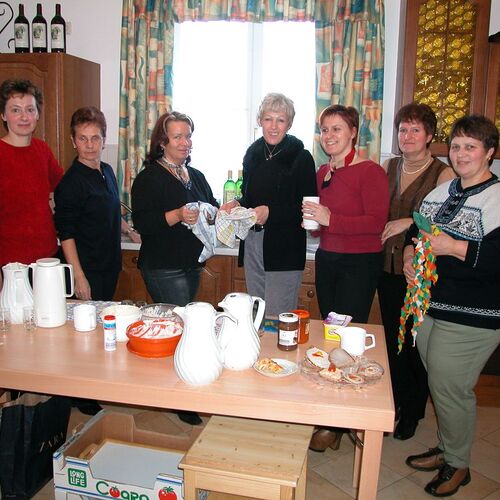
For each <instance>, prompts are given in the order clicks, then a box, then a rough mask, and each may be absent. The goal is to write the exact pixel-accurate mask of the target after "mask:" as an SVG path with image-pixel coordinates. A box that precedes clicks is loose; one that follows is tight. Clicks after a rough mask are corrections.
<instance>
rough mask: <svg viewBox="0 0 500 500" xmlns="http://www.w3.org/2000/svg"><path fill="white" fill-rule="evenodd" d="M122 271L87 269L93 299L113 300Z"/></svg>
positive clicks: (86, 273) (86, 274) (86, 275)
mask: <svg viewBox="0 0 500 500" xmlns="http://www.w3.org/2000/svg"><path fill="white" fill-rule="evenodd" d="M119 275H120V271H86V272H85V277H86V278H87V281H88V282H89V285H90V293H91V295H92V300H113V295H114V294H115V290H116V285H117V283H118V276H119Z"/></svg>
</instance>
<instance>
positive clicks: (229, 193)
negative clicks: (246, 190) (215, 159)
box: [222, 170, 236, 203]
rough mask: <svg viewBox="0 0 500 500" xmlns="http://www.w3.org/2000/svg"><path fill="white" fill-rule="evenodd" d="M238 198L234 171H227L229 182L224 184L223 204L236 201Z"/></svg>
mask: <svg viewBox="0 0 500 500" xmlns="http://www.w3.org/2000/svg"><path fill="white" fill-rule="evenodd" d="M235 197H236V183H235V182H234V181H233V171H232V170H228V171H227V181H226V182H225V183H224V190H223V196H222V198H223V200H222V201H223V203H227V202H228V201H231V200H234V198H235Z"/></svg>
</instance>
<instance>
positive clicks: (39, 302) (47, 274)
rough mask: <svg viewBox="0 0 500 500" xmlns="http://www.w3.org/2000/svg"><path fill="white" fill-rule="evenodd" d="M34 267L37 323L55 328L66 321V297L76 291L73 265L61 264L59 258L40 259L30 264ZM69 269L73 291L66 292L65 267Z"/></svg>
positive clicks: (34, 297)
mask: <svg viewBox="0 0 500 500" xmlns="http://www.w3.org/2000/svg"><path fill="white" fill-rule="evenodd" d="M30 267H31V268H32V269H33V299H34V311H35V323H36V325H37V326H42V327H45V328H55V327H56V326H61V325H64V323H66V297H71V296H72V295H73V293H74V279H73V266H72V265H71V264H61V261H60V260H59V259H55V258H47V259H38V260H37V261H36V264H30ZM65 267H67V268H68V269H69V276H70V284H71V291H70V293H68V294H67V293H66V280H65V278H64V268H65Z"/></svg>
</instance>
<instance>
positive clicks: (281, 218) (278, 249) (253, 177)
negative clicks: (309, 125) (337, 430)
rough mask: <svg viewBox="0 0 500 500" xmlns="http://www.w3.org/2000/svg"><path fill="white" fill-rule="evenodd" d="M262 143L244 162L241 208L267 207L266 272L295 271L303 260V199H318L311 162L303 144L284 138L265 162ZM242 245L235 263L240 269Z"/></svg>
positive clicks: (264, 151)
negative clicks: (271, 156)
mask: <svg viewBox="0 0 500 500" xmlns="http://www.w3.org/2000/svg"><path fill="white" fill-rule="evenodd" d="M266 152H267V150H266V149H265V143H264V139H263V138H260V139H258V140H257V141H255V142H254V143H253V144H252V145H251V146H250V147H249V148H248V150H247V152H246V154H245V156H244V158H243V184H242V186H241V193H242V197H241V200H240V204H241V205H242V206H244V207H247V208H255V207H257V206H260V205H267V206H268V207H269V218H268V220H267V222H266V224H265V231H264V248H263V251H264V268H265V270H266V271H298V270H302V269H304V265H305V260H306V231H305V230H304V229H303V228H302V227H301V223H302V198H303V197H304V196H315V195H317V189H316V174H315V168H314V160H313V158H312V156H311V153H309V151H307V150H306V149H304V144H303V143H302V141H300V140H299V139H297V138H296V137H294V136H292V135H287V136H286V137H285V139H283V141H282V142H281V143H280V144H278V145H277V146H276V148H275V150H274V156H273V158H271V159H270V160H267V159H266V154H265V153H266ZM244 248H245V245H244V242H243V241H242V242H241V243H240V253H239V259H238V263H239V265H240V266H241V265H243V255H244V251H245V250H244Z"/></svg>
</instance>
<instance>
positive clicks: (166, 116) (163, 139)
mask: <svg viewBox="0 0 500 500" xmlns="http://www.w3.org/2000/svg"><path fill="white" fill-rule="evenodd" d="M169 122H185V123H187V124H188V125H189V126H190V127H191V132H194V123H193V120H191V118H190V117H189V116H188V115H185V114H184V113H179V112H177V111H167V112H166V113H163V114H162V115H161V116H160V118H158V121H157V122H156V125H155V127H154V129H153V132H152V133H151V142H150V146H149V153H148V154H147V156H146V158H147V160H149V161H154V160H157V159H158V158H161V157H162V156H163V145H164V144H168V134H167V125H168V123H169ZM190 160H191V158H190V157H189V156H188V157H187V159H186V164H189V162H190Z"/></svg>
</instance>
